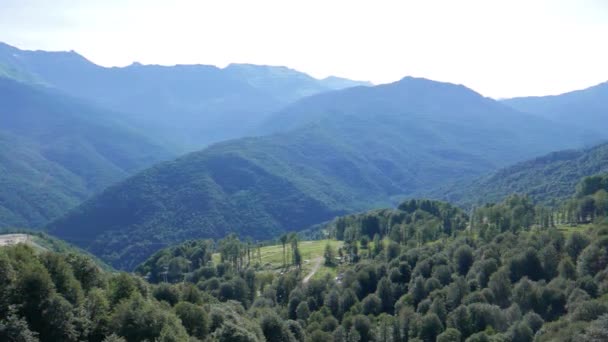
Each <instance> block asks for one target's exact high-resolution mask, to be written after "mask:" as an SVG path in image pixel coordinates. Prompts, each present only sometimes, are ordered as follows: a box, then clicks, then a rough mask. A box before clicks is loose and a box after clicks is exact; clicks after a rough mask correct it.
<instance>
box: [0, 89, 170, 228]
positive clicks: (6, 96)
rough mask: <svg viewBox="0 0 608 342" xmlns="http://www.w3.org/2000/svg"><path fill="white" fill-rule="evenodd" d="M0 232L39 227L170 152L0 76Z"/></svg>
mask: <svg viewBox="0 0 608 342" xmlns="http://www.w3.org/2000/svg"><path fill="white" fill-rule="evenodd" d="M0 118H1V119H0V120H1V122H2V124H1V125H0V161H1V162H0V184H1V186H0V227H6V226H18V227H31V228H39V227H41V226H42V225H44V224H45V223H47V222H48V221H49V220H52V219H55V218H57V217H58V216H60V215H62V214H64V213H65V212H66V211H67V210H69V209H71V208H73V207H75V206H76V205H78V204H80V202H81V201H82V200H83V199H85V198H87V197H88V196H90V195H91V194H93V193H94V192H97V191H100V190H102V189H103V188H105V187H106V186H108V185H110V184H112V183H113V182H116V181H118V180H121V179H123V178H125V177H127V176H128V175H129V174H131V173H134V172H135V171H138V170H140V169H142V168H144V167H148V166H150V165H152V164H154V163H156V162H159V161H161V160H164V159H168V158H170V157H172V156H173V154H172V153H170V152H169V151H167V150H166V149H165V148H163V147H161V146H159V145H158V144H157V143H155V142H153V141H152V140H150V139H148V138H147V137H145V136H144V135H142V134H140V133H139V132H137V131H134V130H133V129H131V128H128V127H125V126H124V125H121V124H119V123H117V122H116V121H114V120H112V113H111V112H109V111H107V110H105V109H102V108H99V107H97V106H94V105H90V104H87V103H86V102H84V101H81V100H77V99H74V98H71V97H68V96H65V95H62V94H60V93H58V92H56V91H53V90H50V89H46V88H44V87H39V86H33V85H28V84H25V83H21V82H17V81H14V80H10V79H6V78H0Z"/></svg>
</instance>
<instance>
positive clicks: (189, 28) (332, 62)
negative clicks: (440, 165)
mask: <svg viewBox="0 0 608 342" xmlns="http://www.w3.org/2000/svg"><path fill="white" fill-rule="evenodd" d="M0 41H4V42H6V43H8V44H12V45H16V46H17V47H20V48H25V49H42V50H75V51H77V52H79V53H80V54H82V55H84V56H85V57H87V58H88V59H90V60H91V61H93V62H95V63H97V64H101V65H104V66H114V65H117V66H123V65H128V64H131V63H132V62H133V61H138V62H141V63H144V64H165V65H172V64H189V63H200V64H214V65H218V66H221V67H223V66H225V65H227V64H228V63H231V62H239V63H244V62H246V63H255V64H270V65H286V66H289V67H291V68H295V69H298V70H300V71H304V72H307V73H309V74H311V75H313V76H316V77H325V76H328V75H337V76H343V77H349V78H353V79H360V80H370V81H372V82H374V83H386V82H391V81H395V80H398V79H400V78H402V77H403V76H406V75H411V76H419V77H427V78H431V79H434V80H439V81H449V82H454V83H461V84H465V85H467V86H468V87H471V88H473V89H475V90H476V91H478V92H480V93H482V94H484V95H486V96H492V97H512V96H521V95H545V94H556V93H561V92H565V91H570V90H573V89H579V88H584V87H587V86H591V85H594V84H597V83H600V82H604V81H607V80H608V0H571V1H565V0H564V1H562V0H525V1H524V0H501V1H492V0H479V1H467V0H447V1H433V0H430V1H429V0H424V1H422V0H420V1H385V0H373V1H357V0H344V1H342V0H319V1H317V0H305V1H304V0H303V1H289V0H271V1H264V0H257V1H256V0H242V1H236V0H216V1H204V0H199V1H179V0H172V1H171V0H166V1H154V0H133V1H118V0H97V1H87V0H0Z"/></svg>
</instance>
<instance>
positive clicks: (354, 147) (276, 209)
mask: <svg viewBox="0 0 608 342" xmlns="http://www.w3.org/2000/svg"><path fill="white" fill-rule="evenodd" d="M273 122H274V123H276V124H281V125H283V124H284V126H283V127H293V129H292V130H291V131H289V132H286V133H278V134H274V135H269V136H264V137H259V138H247V139H239V140H233V141H229V142H225V143H220V144H217V145H214V146H211V147H209V148H207V149H205V150H203V151H200V152H196V153H192V154H189V155H186V156H183V157H181V158H179V159H177V160H175V161H173V162H168V163H164V164H160V165H157V166H155V167H153V168H150V169H148V170H146V171H144V172H142V173H140V174H138V175H136V176H134V177H132V178H130V179H128V180H126V181H124V182H122V183H120V184H117V185H115V186H112V187H111V188H109V189H106V190H105V191H104V192H103V193H101V194H99V195H98V196H96V197H95V198H93V199H92V200H90V201H88V202H87V203H84V204H83V205H82V206H80V207H79V208H78V209H76V210H74V211H73V212H71V213H70V214H68V215H66V216H65V217H63V218H61V219H59V220H57V221H55V222H53V223H52V224H50V225H49V226H48V228H49V230H50V231H51V232H52V233H53V234H56V235H57V236H59V237H62V238H66V239H68V240H69V241H73V242H74V243H76V244H78V245H80V246H82V247H83V248H86V249H87V250H89V251H91V252H93V253H94V254H96V255H99V256H100V257H102V258H103V259H104V260H107V261H108V262H111V263H112V264H113V265H114V266H116V267H119V268H131V267H134V266H135V265H136V264H137V263H138V262H141V261H142V260H143V258H145V257H146V256H149V255H150V254H152V253H153V252H154V251H155V250H157V249H158V248H160V247H162V246H163V245H164V244H168V243H176V242H180V241H184V240H186V239H189V238H204V237H212V238H219V237H222V236H225V235H227V234H228V233H230V232H235V233H238V234H240V235H241V236H251V237H253V238H256V239H267V238H270V237H273V236H276V235H277V234H279V233H280V232H282V231H285V230H297V229H303V228H306V227H307V226H310V225H313V224H316V223H320V222H323V221H326V220H329V219H331V218H333V217H334V216H336V215H340V214H344V213H347V212H354V211H357V210H361V209H369V208H374V207H380V206H387V205H391V204H393V203H394V201H395V199H398V198H400V197H403V196H407V195H411V194H414V193H416V192H417V191H420V190H423V189H428V188H432V187H437V186H440V185H442V184H446V183H448V182H451V181H455V180H458V179H472V178H473V177H476V176H477V175H480V174H483V173H485V172H489V171H491V170H493V169H495V168H496V167H498V166H501V165H505V164H506V163H509V162H512V161H517V160H521V159H524V158H527V157H530V156H532V155H535V154H537V153H544V152H547V151H550V150H553V149H555V148H559V147H565V146H576V145H577V144H580V143H581V141H582V139H579V137H578V136H577V133H576V131H573V130H571V129H569V128H565V127H562V126H560V125H553V124H551V123H550V122H548V121H545V120H543V119H538V118H535V117H533V116H530V115H526V114H521V113H518V112H515V111H513V110H511V109H509V108H508V107H505V106H503V105H501V104H500V103H498V102H496V101H493V100H491V99H487V98H484V97H482V96H480V95H479V94H477V93H475V92H473V91H471V90H469V89H467V88H465V87H463V86H458V85H453V84H447V83H439V82H433V81H429V80H424V79H413V78H405V79H403V80H402V81H400V82H396V83H393V84H390V85H383V86H376V87H356V88H350V89H346V90H342V91H337V92H332V93H327V94H321V95H317V96H313V97H309V98H307V99H305V100H302V101H299V102H297V103H296V104H294V105H293V106H290V107H288V108H287V109H285V110H284V111H282V112H280V113H278V114H276V120H275V121H273ZM566 132H567V133H566ZM565 134H568V136H569V137H570V138H569V139H563V136H564V135H565ZM127 237H129V238H131V239H135V240H136V241H138V244H137V245H136V246H134V245H131V244H129V242H128V241H129V239H127Z"/></svg>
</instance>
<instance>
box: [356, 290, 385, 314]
mask: <svg viewBox="0 0 608 342" xmlns="http://www.w3.org/2000/svg"><path fill="white" fill-rule="evenodd" d="M361 307H362V309H363V314H365V315H374V316H376V315H379V314H380V312H382V301H381V300H380V298H378V296H377V295H376V294H374V293H372V294H369V295H368V296H367V297H365V298H363V301H362V302H361Z"/></svg>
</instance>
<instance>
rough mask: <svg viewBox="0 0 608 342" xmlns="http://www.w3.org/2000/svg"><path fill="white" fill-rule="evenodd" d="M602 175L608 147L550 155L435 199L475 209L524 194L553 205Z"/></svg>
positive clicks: (457, 187) (607, 167) (448, 189)
mask: <svg viewBox="0 0 608 342" xmlns="http://www.w3.org/2000/svg"><path fill="white" fill-rule="evenodd" d="M601 172H608V143H605V144H601V145H598V146H595V147H593V148H588V149H584V150H567V151H560V152H554V153H550V154H547V155H545V156H542V157H538V158H535V159H531V160H528V161H525V162H521V163H518V164H515V165H513V166H510V167H507V168H504V169H501V170H499V171H497V172H495V173H493V174H491V175H489V176H485V177H483V178H481V179H478V180H475V181H473V182H461V183H459V184H457V185H452V186H449V187H445V188H441V189H437V190H435V191H433V192H432V195H433V197H437V198H442V199H446V200H449V201H451V202H455V203H459V204H461V205H464V206H471V205H476V204H480V203H487V202H500V201H502V200H503V199H504V198H506V197H507V196H508V195H510V194H512V193H520V194H528V195H529V196H530V197H531V198H532V199H533V200H535V201H537V202H540V203H543V204H547V205H552V204H558V203H560V202H561V201H563V200H565V199H567V198H569V197H570V196H572V195H573V194H574V190H575V186H576V184H577V183H578V182H579V181H580V179H581V178H583V177H585V176H591V175H594V174H597V173H601Z"/></svg>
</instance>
